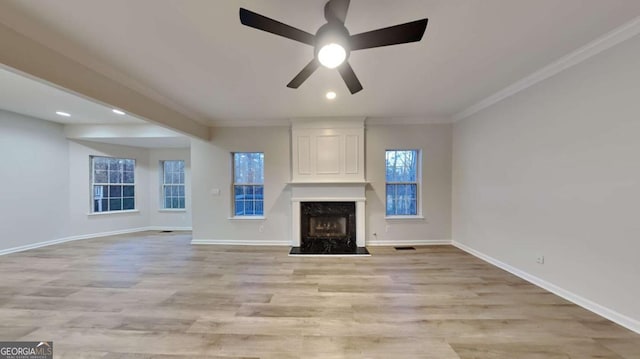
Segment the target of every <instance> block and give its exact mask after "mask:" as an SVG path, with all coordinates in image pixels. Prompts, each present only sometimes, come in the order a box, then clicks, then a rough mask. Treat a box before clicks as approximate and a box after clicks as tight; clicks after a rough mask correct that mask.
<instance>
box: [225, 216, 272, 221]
mask: <svg viewBox="0 0 640 359" xmlns="http://www.w3.org/2000/svg"><path fill="white" fill-rule="evenodd" d="M227 219H228V220H231V221H252V220H253V221H264V220H266V219H267V217H265V216H232V217H227Z"/></svg>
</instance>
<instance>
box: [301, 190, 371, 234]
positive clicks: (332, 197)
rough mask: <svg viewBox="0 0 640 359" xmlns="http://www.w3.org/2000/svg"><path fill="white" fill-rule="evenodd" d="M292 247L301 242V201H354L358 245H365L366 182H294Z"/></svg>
mask: <svg viewBox="0 0 640 359" xmlns="http://www.w3.org/2000/svg"><path fill="white" fill-rule="evenodd" d="M291 186H292V188H291V192H292V193H291V194H292V196H291V212H292V215H291V218H292V220H291V223H292V226H293V227H292V231H291V233H292V235H293V238H292V241H291V246H292V247H300V243H301V211H300V203H301V202H354V203H355V205H356V216H355V217H356V245H357V246H358V247H364V246H365V238H366V237H365V202H366V198H365V186H366V183H364V182H363V183H295V184H294V183H292V184H291Z"/></svg>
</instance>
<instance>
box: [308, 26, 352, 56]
mask: <svg viewBox="0 0 640 359" xmlns="http://www.w3.org/2000/svg"><path fill="white" fill-rule="evenodd" d="M349 36H350V35H349V31H348V30H347V28H346V27H344V25H343V24H341V23H340V22H335V21H332V22H328V23H326V24H324V25H322V26H321V27H320V28H319V29H318V32H316V36H315V44H314V53H313V54H314V56H315V57H316V58H318V52H320V49H322V47H323V46H325V45H329V44H338V45H340V46H342V48H343V49H344V51H345V53H346V58H345V61H346V60H348V59H349V54H350V53H351V46H349Z"/></svg>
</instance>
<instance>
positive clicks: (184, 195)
mask: <svg viewBox="0 0 640 359" xmlns="http://www.w3.org/2000/svg"><path fill="white" fill-rule="evenodd" d="M167 162H182V172H176V171H173V172H172V173H178V174H181V175H182V183H167V182H166V178H167V177H166V167H165V163H167ZM186 166H187V163H186V161H185V160H160V206H159V207H160V208H159V209H160V211H168V212H184V211H186V209H187V187H186V181H187V178H186V177H187V174H186V173H187V170H186V168H187V167H186ZM167 187H174V188H175V187H178V188H179V187H182V196H173V195H172V196H169V197H170V198H177V199H178V201H180V199H182V204H183V207H167V206H166V205H167V202H166V200H167V197H166V196H165V193H166V192H165V188H167ZM172 192H173V191H172Z"/></svg>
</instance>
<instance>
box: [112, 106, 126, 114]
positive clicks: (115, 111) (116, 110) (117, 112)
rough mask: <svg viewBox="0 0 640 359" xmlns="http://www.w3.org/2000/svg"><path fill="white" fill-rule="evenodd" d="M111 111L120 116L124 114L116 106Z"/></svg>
mask: <svg viewBox="0 0 640 359" xmlns="http://www.w3.org/2000/svg"><path fill="white" fill-rule="evenodd" d="M111 111H113V113H116V114H118V115H121V116H122V115H126V114H125V113H124V112H123V111H120V110H118V109H117V108H114V109H113V110H111Z"/></svg>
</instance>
